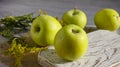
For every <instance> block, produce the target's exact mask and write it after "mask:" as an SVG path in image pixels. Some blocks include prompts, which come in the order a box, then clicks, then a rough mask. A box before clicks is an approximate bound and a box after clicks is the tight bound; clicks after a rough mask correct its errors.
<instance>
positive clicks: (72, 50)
mask: <svg viewBox="0 0 120 67" xmlns="http://www.w3.org/2000/svg"><path fill="white" fill-rule="evenodd" d="M54 47H55V50H56V53H57V55H58V56H60V57H61V58H62V59H65V60H68V61H74V60H77V59H79V58H81V57H82V56H83V55H84V54H85V53H86V51H87V48H88V37H87V34H86V32H85V31H84V30H83V29H82V28H81V27H79V26H77V25H74V24H69V25H66V26H64V27H63V28H62V29H60V30H59V31H58V33H57V34H56V36H55V42H54Z"/></svg>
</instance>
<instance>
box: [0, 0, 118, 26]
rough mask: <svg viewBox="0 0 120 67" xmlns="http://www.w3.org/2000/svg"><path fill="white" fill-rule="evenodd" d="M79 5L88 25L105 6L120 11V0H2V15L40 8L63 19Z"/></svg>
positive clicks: (25, 12)
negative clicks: (67, 12) (68, 11)
mask: <svg viewBox="0 0 120 67" xmlns="http://www.w3.org/2000/svg"><path fill="white" fill-rule="evenodd" d="M75 6H77V8H78V9H81V10H83V11H84V12H85V13H86V15H87V18H88V23H87V24H88V25H94V22H93V17H94V15H95V13H96V12H97V11H98V10H100V9H103V8H113V9H115V10H117V11H118V12H119V13H120V0H0V17H5V16H7V15H12V16H15V15H24V14H28V13H31V12H34V13H37V12H38V10H39V9H42V10H44V11H47V13H48V14H50V15H52V16H56V17H58V18H59V19H61V16H62V15H63V13H64V12H65V11H67V10H70V9H72V8H74V7H75Z"/></svg>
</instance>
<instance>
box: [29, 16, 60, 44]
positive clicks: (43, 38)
mask: <svg viewBox="0 0 120 67" xmlns="http://www.w3.org/2000/svg"><path fill="white" fill-rule="evenodd" d="M61 28H62V26H61V24H60V23H59V21H58V20H56V19H55V18H54V17H52V16H50V15H44V14H41V15H40V16H39V17H37V18H36V19H35V20H34V21H33V23H32V26H31V29H30V33H31V38H32V39H33V41H34V42H35V43H36V44H38V45H40V46H49V45H52V44H53V43H54V37H55V35H56V33H57V32H58V31H59V30H60V29H61Z"/></svg>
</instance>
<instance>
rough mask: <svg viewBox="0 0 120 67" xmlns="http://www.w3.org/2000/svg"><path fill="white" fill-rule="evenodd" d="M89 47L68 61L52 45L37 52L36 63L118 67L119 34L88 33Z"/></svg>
mask: <svg viewBox="0 0 120 67" xmlns="http://www.w3.org/2000/svg"><path fill="white" fill-rule="evenodd" d="M88 38H89V48H88V50H87V53H86V54H85V56H84V57H82V58H81V59H79V60H77V61H73V62H68V61H65V60H63V59H61V58H60V57H59V56H58V55H57V54H56V52H55V50H54V47H53V46H51V47H49V49H48V50H44V51H41V52H39V54H38V63H39V64H40V65H42V66H43V67H120V35H119V34H117V33H115V32H110V31H106V30H98V31H95V32H91V33H88Z"/></svg>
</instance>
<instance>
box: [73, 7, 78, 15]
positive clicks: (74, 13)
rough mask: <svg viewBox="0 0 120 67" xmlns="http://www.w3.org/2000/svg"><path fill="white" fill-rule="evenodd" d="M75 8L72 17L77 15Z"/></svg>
mask: <svg viewBox="0 0 120 67" xmlns="http://www.w3.org/2000/svg"><path fill="white" fill-rule="evenodd" d="M77 13H78V12H77V7H75V8H74V12H73V15H77Z"/></svg>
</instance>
